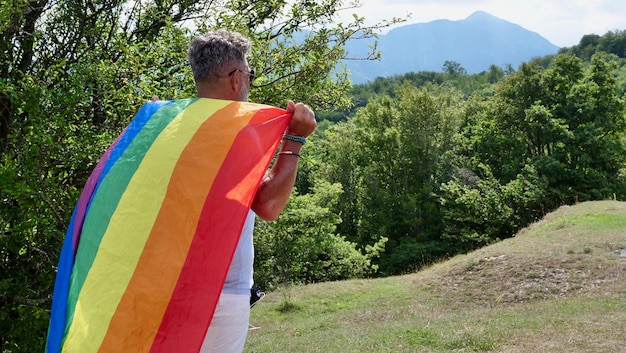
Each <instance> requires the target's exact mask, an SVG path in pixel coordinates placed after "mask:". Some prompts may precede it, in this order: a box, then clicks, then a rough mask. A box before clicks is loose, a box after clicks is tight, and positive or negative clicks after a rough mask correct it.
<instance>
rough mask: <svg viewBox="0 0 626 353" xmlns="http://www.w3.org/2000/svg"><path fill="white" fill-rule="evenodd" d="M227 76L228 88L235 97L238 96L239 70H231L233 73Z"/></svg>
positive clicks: (239, 85) (239, 88) (239, 86)
mask: <svg viewBox="0 0 626 353" xmlns="http://www.w3.org/2000/svg"><path fill="white" fill-rule="evenodd" d="M228 78H229V80H228V88H229V90H230V91H231V93H232V94H233V95H234V96H235V97H238V96H239V91H240V90H241V75H240V74H239V71H235V72H233V74H232V75H230V76H229V77H228Z"/></svg>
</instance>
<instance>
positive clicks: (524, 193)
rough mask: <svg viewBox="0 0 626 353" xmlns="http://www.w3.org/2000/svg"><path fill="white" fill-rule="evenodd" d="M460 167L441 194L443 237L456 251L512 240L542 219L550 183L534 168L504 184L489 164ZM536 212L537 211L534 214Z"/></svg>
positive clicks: (443, 185)
mask: <svg viewBox="0 0 626 353" xmlns="http://www.w3.org/2000/svg"><path fill="white" fill-rule="evenodd" d="M473 169H475V170H478V171H479V173H477V174H475V173H474V172H473V171H472V170H471V169H469V168H459V169H457V170H456V172H455V175H454V176H453V177H452V179H451V180H450V181H448V182H445V183H443V184H441V189H440V191H439V192H438V195H439V197H440V199H439V201H440V203H441V214H442V222H443V224H444V230H443V235H442V238H443V239H445V240H446V243H447V244H448V246H449V247H450V248H451V249H454V251H455V252H467V251H471V250H474V249H477V248H480V247H482V246H486V245H489V244H492V243H494V242H496V241H499V240H501V239H504V238H508V237H511V236H513V235H514V234H515V232H516V231H517V230H519V229H520V228H521V227H523V226H525V225H527V224H528V223H529V222H530V221H533V220H534V217H537V216H538V212H537V211H538V210H539V209H538V208H537V206H538V205H540V204H541V203H542V202H543V201H544V197H545V187H546V183H545V182H544V181H542V180H541V178H540V177H539V175H538V174H537V172H536V171H535V170H534V169H533V168H532V166H528V167H526V168H525V169H524V170H523V171H521V172H520V174H518V175H517V177H516V179H514V180H512V181H510V182H508V183H506V184H503V183H501V182H500V181H498V180H497V179H496V178H495V177H494V175H493V174H492V173H491V171H490V169H489V167H488V166H486V165H483V164H481V165H478V166H477V167H475V168H473ZM533 211H534V212H533Z"/></svg>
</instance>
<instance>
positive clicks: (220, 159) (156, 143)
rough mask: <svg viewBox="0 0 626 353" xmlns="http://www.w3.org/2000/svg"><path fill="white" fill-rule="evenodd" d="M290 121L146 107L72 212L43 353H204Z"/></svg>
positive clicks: (208, 104) (275, 112) (220, 110)
mask: <svg viewBox="0 0 626 353" xmlns="http://www.w3.org/2000/svg"><path fill="white" fill-rule="evenodd" d="M290 116H291V115H290V114H289V113H287V112H286V111H284V110H282V109H278V108H274V107H270V106H266V105H260V104H254V103H245V102H232V101H223V100H213V99H204V98H201V99H198V98H195V99H184V100H175V101H159V102H149V103H146V104H145V105H144V106H143V107H142V108H141V109H140V111H139V112H138V113H137V115H136V116H135V118H134V119H133V121H132V122H131V123H130V125H129V126H128V127H127V128H126V130H124V132H123V133H122V134H121V135H120V136H119V137H118V138H117V140H116V141H115V142H114V143H113V145H112V146H111V147H110V148H109V149H108V150H107V152H106V153H105V154H104V156H103V157H102V158H101V160H100V161H99V163H98V164H97V166H96V168H95V169H94V171H93V173H92V175H91V176H90V178H89V180H88V181H87V184H86V186H85V188H84V190H83V192H82V194H81V196H80V198H79V201H78V203H77V205H76V208H75V209H74V213H73V215H72V218H71V221H70V225H69V228H68V230H67V234H66V238H65V242H64V244H63V248H62V250H61V257H60V260H59V267H58V272H57V277H56V281H55V288H54V294H53V302H52V312H51V317H50V326H49V328H48V340H47V343H46V352H80V353H89V352H116V353H119V352H133V353H136V352H198V351H199V350H200V347H201V345H202V341H203V339H204V335H205V333H206V330H207V328H208V327H209V324H210V322H211V318H212V316H213V312H214V310H215V306H216V305H217V300H218V298H219V295H220V292H221V290H222V286H223V284H224V280H225V278H226V273H227V271H228V267H229V266H230V261H231V259H232V255H233V253H234V251H235V247H236V245H237V242H238V240H239V235H240V232H241V229H242V228H243V224H244V221H245V218H246V215H247V213H248V210H249V209H250V205H251V204H252V200H253V198H254V194H255V192H256V190H257V187H258V185H259V182H260V180H261V178H262V177H263V175H264V173H265V172H266V170H267V168H268V166H269V164H270V162H271V160H272V158H273V156H274V153H275V151H276V148H277V147H278V144H279V143H280V139H281V136H282V134H283V132H284V130H285V128H286V126H287V123H288V121H289V119H290Z"/></svg>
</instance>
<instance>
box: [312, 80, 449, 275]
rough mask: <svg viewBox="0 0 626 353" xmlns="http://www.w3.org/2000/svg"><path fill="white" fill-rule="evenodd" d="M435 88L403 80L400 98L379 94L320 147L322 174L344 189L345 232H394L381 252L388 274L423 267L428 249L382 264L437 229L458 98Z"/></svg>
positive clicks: (364, 236) (362, 238) (370, 240)
mask: <svg viewBox="0 0 626 353" xmlns="http://www.w3.org/2000/svg"><path fill="white" fill-rule="evenodd" d="M437 93H438V94H436V93H434V92H432V91H429V90H427V89H417V88H414V87H411V86H410V85H408V84H405V85H403V86H401V87H398V88H397V90H396V98H395V99H393V100H392V99H391V98H390V97H388V96H382V97H379V98H377V99H375V100H373V101H370V102H369V103H368V105H367V106H366V107H364V108H362V109H360V110H358V111H357V113H356V115H355V116H354V117H352V118H350V119H349V120H348V121H347V122H346V123H342V124H337V125H335V126H332V127H331V128H329V129H328V130H327V131H326V132H325V139H324V140H321V141H320V143H319V144H318V145H319V150H318V151H315V152H314V155H316V156H320V157H319V158H323V159H324V160H326V161H327V163H325V164H324V165H322V166H321V167H320V171H319V173H318V174H319V175H320V177H322V178H328V179H329V180H331V181H332V182H339V183H341V184H342V185H343V188H344V194H342V197H341V198H340V201H339V204H338V210H339V211H340V212H342V213H341V215H342V219H343V222H342V224H340V225H339V227H338V229H339V231H340V233H341V234H344V235H345V236H346V237H347V238H348V239H349V240H351V241H354V242H356V243H358V244H360V245H361V246H365V245H367V244H375V243H376V242H377V241H378V240H380V239H382V238H388V239H389V241H388V243H387V250H386V251H385V254H384V256H383V257H382V259H381V269H382V270H383V272H384V273H397V272H402V271H404V270H406V269H408V268H416V267H419V265H420V264H423V263H424V262H423V261H424V256H423V255H424V253H414V254H405V255H407V256H406V257H404V256H403V259H402V260H399V259H398V258H397V257H396V258H395V259H394V261H393V262H394V265H384V263H385V261H386V259H388V258H390V257H392V256H393V254H392V253H393V252H394V251H396V250H398V251H400V250H399V249H402V248H403V245H404V244H409V243H417V242H425V241H428V240H430V239H436V238H437V237H438V234H439V233H438V228H439V216H438V210H437V201H436V199H435V198H434V197H433V191H434V190H435V189H436V188H437V186H436V183H435V180H436V177H435V176H436V175H437V173H438V168H439V167H440V166H441V165H442V164H443V161H442V160H441V158H442V156H443V155H444V153H445V152H446V151H447V150H450V149H452V141H453V138H452V136H453V135H454V134H455V133H456V131H457V129H458V124H459V119H458V113H459V105H460V97H459V96H458V95H455V94H453V93H449V92H444V91H441V92H437ZM408 255H410V256H408Z"/></svg>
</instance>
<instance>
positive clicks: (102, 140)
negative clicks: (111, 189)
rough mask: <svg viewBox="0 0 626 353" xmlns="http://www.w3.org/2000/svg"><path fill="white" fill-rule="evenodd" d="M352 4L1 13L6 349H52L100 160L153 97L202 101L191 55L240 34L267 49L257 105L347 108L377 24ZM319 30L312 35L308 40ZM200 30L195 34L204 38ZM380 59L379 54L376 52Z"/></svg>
mask: <svg viewBox="0 0 626 353" xmlns="http://www.w3.org/2000/svg"><path fill="white" fill-rule="evenodd" d="M357 5H358V3H351V4H350V5H348V6H346V7H344V5H343V4H342V1H336V0H324V1H317V2H311V1H301V2H290V3H287V2H284V1H245V2H244V1H239V0H221V1H196V0H190V1H179V0H166V1H156V2H154V1H147V0H136V1H117V0H99V1H95V2H94V1H78V2H76V1H65V0H61V1H54V2H53V1H48V0H18V1H12V2H6V1H5V2H3V3H2V6H0V36H1V38H0V142H1V145H0V203H1V205H2V206H1V207H0V231H1V236H0V254H1V257H0V261H1V265H0V273H1V274H2V277H1V278H2V281H1V282H0V299H1V300H0V312H2V316H1V317H0V318H1V321H0V332H1V335H2V337H0V345H1V350H2V351H3V352H35V351H42V350H43V342H45V334H46V332H45V327H46V326H47V315H48V308H49V307H50V300H51V292H52V285H53V280H54V271H55V268H56V264H57V261H58V254H59V250H60V247H61V242H62V239H63V237H64V232H65V229H66V227H67V223H68V221H69V218H70V215H71V212H72V207H73V205H74V204H75V202H76V200H77V198H78V194H79V190H81V189H82V187H83V185H84V183H85V181H86V179H87V177H88V175H89V173H90V171H91V169H92V168H93V166H94V165H95V163H96V162H97V158H98V157H99V156H101V155H102V153H103V152H104V150H105V149H106V147H107V146H108V145H110V143H111V142H112V140H113V139H114V138H115V136H117V135H118V134H119V133H120V132H121V131H122V129H123V128H124V127H125V126H126V125H127V124H128V122H129V121H130V120H131V119H132V117H133V114H134V113H135V112H136V111H137V109H138V107H139V106H141V105H142V104H143V102H145V101H146V100H147V99H150V97H152V96H153V95H158V96H159V97H161V98H164V99H176V98H182V97H188V96H193V95H195V89H194V85H193V79H192V76H191V74H190V69H189V67H188V63H187V59H186V52H187V46H188V43H189V42H190V40H191V38H192V37H193V36H194V35H195V34H196V32H198V31H204V30H206V29H210V28H217V27H227V28H229V29H234V30H240V31H242V32H243V33H244V34H247V35H249V36H250V37H251V39H252V41H253V43H254V52H253V53H252V58H251V60H250V61H251V63H252V65H253V67H254V68H255V69H256V70H257V72H259V73H260V77H259V78H258V79H257V80H256V81H255V82H254V85H253V86H254V87H253V90H252V91H251V94H250V97H251V99H253V100H256V101H260V102H263V103H267V104H276V105H281V106H282V105H284V104H285V103H286V100H287V98H290V99H294V100H303V101H306V102H307V103H309V104H311V105H312V106H313V107H314V108H316V109H317V108H319V107H328V106H345V105H346V104H347V100H346V98H345V92H346V91H347V89H348V88H349V82H348V81H347V80H346V78H345V76H344V75H341V74H339V75H335V74H334V71H333V70H332V69H333V68H334V67H335V65H336V62H337V60H338V59H339V58H341V57H342V55H343V54H344V52H343V49H342V48H343V45H344V44H345V42H346V40H348V39H349V38H354V37H365V38H367V37H371V36H373V30H374V29H375V28H376V26H373V27H366V26H364V25H363V22H364V19H363V18H360V17H355V18H354V20H353V21H352V22H351V23H344V24H334V21H333V18H334V17H335V14H336V12H337V11H339V10H340V9H342V8H350V7H352V6H357ZM304 27H309V29H310V31H308V32H307V33H308V35H307V36H306V37H305V38H298V40H295V39H294V38H296V36H297V35H298V34H299V33H301V32H302V30H303V28H304ZM191 28H194V30H193V31H192V30H191ZM371 55H372V56H375V53H372V54H371Z"/></svg>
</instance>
